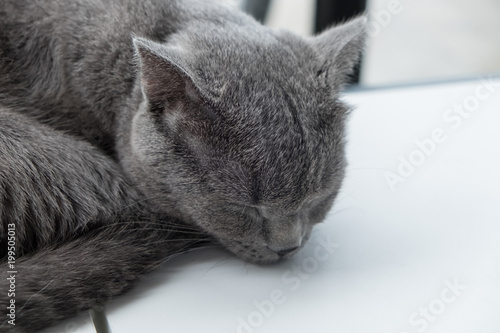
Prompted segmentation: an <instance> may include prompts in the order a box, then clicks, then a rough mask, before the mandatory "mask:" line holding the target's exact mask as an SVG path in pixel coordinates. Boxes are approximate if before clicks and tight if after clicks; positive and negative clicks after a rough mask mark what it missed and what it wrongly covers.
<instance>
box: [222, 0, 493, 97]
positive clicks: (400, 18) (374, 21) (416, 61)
mask: <svg viewBox="0 0 500 333" xmlns="http://www.w3.org/2000/svg"><path fill="white" fill-rule="evenodd" d="M221 1H226V2H228V3H230V4H231V5H234V6H238V7H240V8H242V9H243V10H245V11H247V12H249V13H251V14H252V15H254V16H255V17H256V18H257V19H259V20H260V21H262V22H263V23H264V24H266V25H268V26H270V27H274V28H286V29H289V30H292V31H294V32H296V33H298V34H300V35H311V34H314V33H317V32H318V31H322V30H323V29H324V28H325V27H328V26H330V25H332V24H335V23H336V22H342V21H345V20H346V19H348V18H349V17H352V16H353V15H356V14H357V13H360V12H365V13H367V15H368V19H369V26H368V35H369V37H368V41H367V48H366V51H365V54H364V57H363V60H362V62H361V64H360V70H359V73H358V75H357V76H356V77H355V78H354V79H353V81H355V82H358V83H359V84H360V85H361V86H366V87H380V86H398V85H405V84H415V83H430V82H440V81H451V80H460V79H467V78H471V79H476V78H478V77H480V76H487V75H498V74H500V36H499V34H500V1H499V0H475V1H471V0H221Z"/></svg>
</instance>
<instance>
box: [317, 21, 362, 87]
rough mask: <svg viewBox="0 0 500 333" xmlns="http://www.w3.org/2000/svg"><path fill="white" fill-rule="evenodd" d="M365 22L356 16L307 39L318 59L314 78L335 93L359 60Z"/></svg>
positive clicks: (352, 71) (347, 78)
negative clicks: (326, 84)
mask: <svg viewBox="0 0 500 333" xmlns="http://www.w3.org/2000/svg"><path fill="white" fill-rule="evenodd" d="M366 22H367V19H366V17H364V16H360V17H358V18H356V19H354V20H351V21H349V22H347V23H344V24H342V25H339V26H336V27H333V28H330V29H328V30H326V31H324V32H322V33H321V34H319V35H318V36H315V37H312V38H311V43H312V45H313V47H314V48H315V49H316V51H317V53H318V55H319V57H320V59H319V60H320V64H319V66H320V67H319V70H318V75H319V76H320V77H321V78H322V79H324V80H327V83H328V84H330V85H331V86H332V88H333V89H335V90H338V89H340V88H341V87H342V86H343V85H344V84H345V83H346V82H347V81H348V80H349V77H350V76H351V75H352V74H353V73H354V68H355V67H356V65H357V64H358V62H359V60H360V58H361V53H362V51H363V48H364V41H365V35H366Z"/></svg>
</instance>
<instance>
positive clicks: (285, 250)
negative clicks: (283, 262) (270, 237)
mask: <svg viewBox="0 0 500 333" xmlns="http://www.w3.org/2000/svg"><path fill="white" fill-rule="evenodd" d="M298 248H299V247H298V246H295V247H290V248H288V249H283V250H278V251H276V250H274V252H276V253H277V254H278V255H279V256H280V257H284V256H286V255H287V254H290V253H292V252H293V251H295V250H297V249H298Z"/></svg>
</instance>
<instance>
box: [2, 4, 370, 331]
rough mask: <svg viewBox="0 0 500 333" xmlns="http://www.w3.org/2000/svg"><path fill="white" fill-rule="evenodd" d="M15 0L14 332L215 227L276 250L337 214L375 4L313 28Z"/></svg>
mask: <svg viewBox="0 0 500 333" xmlns="http://www.w3.org/2000/svg"><path fill="white" fill-rule="evenodd" d="M2 2H3V3H2V6H1V8H0V120H1V122H0V144H1V147H0V158H1V161H0V200H1V202H0V218H1V223H0V239H1V240H2V250H1V254H2V255H3V256H4V258H3V259H2V263H1V264H0V270H1V271H2V272H7V271H8V270H9V269H8V267H7V258H8V257H6V256H5V255H6V254H7V251H6V245H7V242H6V240H7V235H8V230H9V229H11V228H12V225H15V230H16V255H17V256H18V257H16V262H15V265H16V269H17V271H18V272H19V274H18V276H17V277H16V288H17V289H16V297H15V301H16V306H17V307H16V317H15V319H16V320H15V324H16V325H15V326H12V325H11V324H9V323H8V320H9V317H3V318H2V319H1V321H0V331H1V332H3V331H6V330H12V331H13V332H16V331H17V332H31V331H35V330H38V329H40V328H42V327H45V326H47V325H50V324H53V323H54V322H56V321H58V320H61V319H63V318H65V317H69V316H72V315H74V314H75V313H77V312H78V311H79V310H82V309H86V308H89V307H92V306H95V305H97V304H100V303H103V302H105V301H107V300H108V299H110V298H111V297H114V296H116V295H119V294H121V293H123V292H124V291H126V290H128V289H129V288H130V287H131V286H132V285H133V282H134V281H135V280H136V279H137V277H138V276H140V275H141V274H144V273H145V272H147V271H149V270H151V269H152V268H153V267H154V266H156V265H158V264H159V263H161V262H162V260H164V259H165V258H168V257H169V256H170V255H173V254H175V253H178V252H180V251H182V250H184V249H186V248H190V247H193V246H199V245H200V244H202V243H205V242H207V241H211V240H215V241H216V242H218V243H220V244H222V245H223V246H224V247H225V248H227V249H228V250H229V251H231V252H233V253H234V254H235V255H237V256H238V257H240V258H242V259H244V260H248V261H252V262H256V263H268V262H273V261H276V260H279V259H280V258H282V257H286V256H290V255H292V254H293V253H295V252H296V251H297V250H298V249H300V247H302V246H303V245H304V243H305V242H306V240H307V238H308V237H309V234H310V232H311V229H312V227H313V226H314V225H315V224H316V223H318V222H320V221H322V220H323V219H324V217H325V215H326V213H327V212H328V210H329V209H330V208H331V206H332V204H333V202H334V199H335V197H336V195H337V193H338V191H339V188H340V185H341V182H342V179H343V175H344V169H345V164H346V162H345V158H344V145H345V144H344V123H345V119H346V116H347V112H348V107H347V106H346V105H344V104H343V103H342V102H341V101H340V100H339V93H340V90H341V88H342V86H343V84H344V82H345V81H346V80H347V78H348V76H349V75H350V74H351V73H352V71H353V67H354V65H355V64H356V63H357V61H358V59H359V56H360V52H361V49H362V44H363V38H364V29H365V28H364V27H365V19H364V18H358V19H356V20H353V21H351V22H348V23H346V24H344V25H341V26H339V27H335V28H331V29H329V30H327V31H325V32H324V33H322V34H320V35H319V36H316V37H310V38H302V37H299V36H296V35H294V34H292V33H289V32H287V31H282V30H271V29H269V28H265V27H263V26H261V25H260V24H258V23H257V22H256V21H255V20H253V19H252V18H251V17H249V16H247V15H245V14H243V13H240V12H238V11H237V10H234V9H231V8H229V7H225V6H222V5H219V4H217V3H216V2H212V1H201V0H184V1H174V0H171V1H166V0H144V1H136V0H91V1H89V0H71V1H70V0H68V1H58V0H3V1H2ZM4 244H5V245H4ZM0 281H2V282H0V295H1V296H0V303H1V304H0V306H2V307H3V308H4V309H5V307H4V306H5V305H6V304H7V303H8V302H9V301H10V299H7V297H6V295H7V290H8V289H9V284H8V281H7V280H6V279H0ZM6 318H7V319H6Z"/></svg>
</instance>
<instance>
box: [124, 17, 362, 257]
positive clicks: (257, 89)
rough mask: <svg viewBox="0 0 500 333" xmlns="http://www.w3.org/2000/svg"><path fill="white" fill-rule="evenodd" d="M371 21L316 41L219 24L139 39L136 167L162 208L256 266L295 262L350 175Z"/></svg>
mask: <svg viewBox="0 0 500 333" xmlns="http://www.w3.org/2000/svg"><path fill="white" fill-rule="evenodd" d="M364 26H365V19H364V18H358V19H356V20H353V21H351V22H349V23H347V24H344V25H341V26H338V27H335V28H332V29H330V30H327V31H325V32H324V33H322V34H320V35H319V36H316V37H311V38H302V37H298V36H296V35H293V34H291V33H289V32H285V31H276V30H270V29H267V28H263V27H260V26H256V25H255V24H253V25H249V26H247V25H244V26H239V25H231V26H230V27H228V26H224V25H217V24H214V25H213V26H212V27H211V28H210V29H208V30H210V31H204V32H203V31H200V30H199V29H198V30H196V29H195V30H193V31H189V29H187V31H184V32H182V33H179V34H176V35H173V36H172V37H171V38H170V39H169V40H168V41H166V42H165V43H161V44H159V43H155V42H152V41H149V40H146V39H139V38H136V39H134V44H135V47H136V55H137V59H138V60H139V68H140V81H141V83H140V84H141V90H142V93H143V96H144V100H143V102H142V104H141V107H140V109H139V111H138V112H137V113H136V114H135V116H134V119H133V122H132V132H131V140H130V145H131V150H132V158H130V159H129V162H127V163H125V164H126V165H125V167H126V169H128V170H129V173H130V174H132V175H133V177H134V178H136V182H137V183H139V184H140V185H141V186H142V189H143V191H144V192H145V193H146V194H147V195H148V196H149V197H150V198H151V199H152V200H153V202H154V203H155V204H156V205H157V206H158V207H162V209H166V210H168V211H170V212H172V214H173V215H176V216H177V217H180V218H182V219H183V220H185V221H187V222H188V223H193V224H196V225H197V226H199V227H201V228H202V229H203V230H205V231H206V232H208V233H209V234H211V235H213V236H214V237H215V238H216V239H218V241H220V243H222V244H223V245H224V246H225V247H226V248H227V249H229V250H230V251H232V252H233V253H235V254H236V255H238V256H239V257H241V258H244V259H246V260H249V261H253V262H272V261H275V260H278V259H279V258H281V257H283V256H286V255H290V254H293V253H294V252H296V251H297V249H299V248H300V247H301V246H303V245H304V243H305V241H306V240H307V238H308V237H309V234H310V232H311V229H312V227H313V226H314V225H315V224H317V223H318V222H321V221H322V220H323V219H324V217H325V215H326V213H327V212H328V210H329V209H330V208H331V206H332V204H333V202H334V199H335V197H336V196H337V193H338V191H339V188H340V186H341V183H342V179H343V177H344V169H345V165H346V162H345V158H344V145H345V143H344V125H345V120H346V114H347V112H348V108H347V107H346V106H345V105H344V104H343V103H342V102H341V101H340V100H339V92H340V89H341V87H342V85H343V84H344V82H345V81H346V80H347V78H348V76H349V75H350V74H352V71H353V67H354V66H355V65H356V63H357V62H358V60H359V57H360V52H361V49H362V44H363V39H364Z"/></svg>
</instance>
